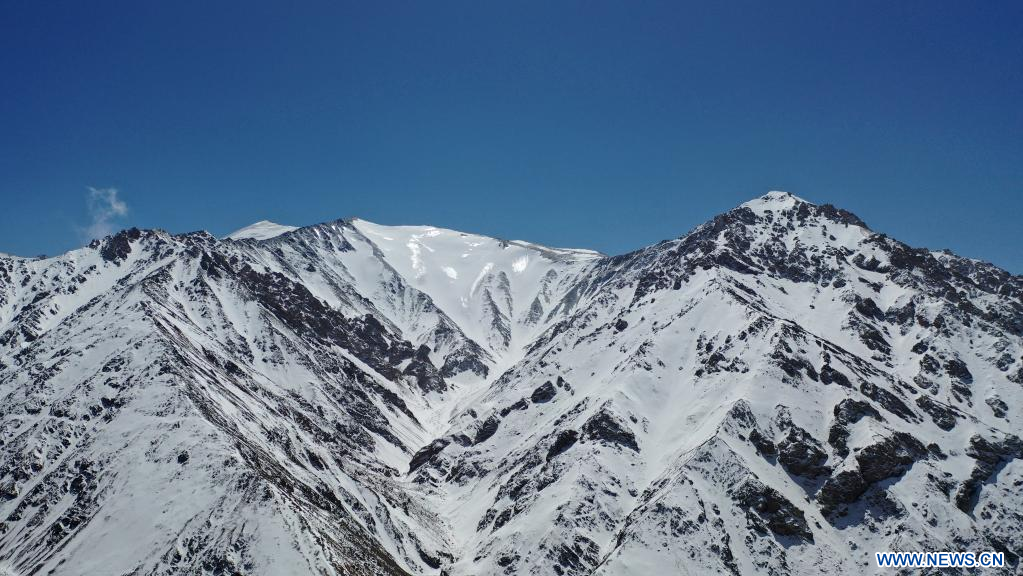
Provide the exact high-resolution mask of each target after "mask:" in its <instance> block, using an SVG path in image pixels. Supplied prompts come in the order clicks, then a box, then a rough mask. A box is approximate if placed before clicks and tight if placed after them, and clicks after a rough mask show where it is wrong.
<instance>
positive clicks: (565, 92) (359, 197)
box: [0, 0, 1023, 273]
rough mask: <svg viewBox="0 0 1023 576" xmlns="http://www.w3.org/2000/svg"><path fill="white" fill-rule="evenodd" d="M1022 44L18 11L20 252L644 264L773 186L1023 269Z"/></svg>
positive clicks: (875, 6) (967, 10)
mask: <svg viewBox="0 0 1023 576" xmlns="http://www.w3.org/2000/svg"><path fill="white" fill-rule="evenodd" d="M1021 28H1023V3H1021V2H1018V1H1010V2H999V1H989V2H977V3H974V2H961V1H957V2H943V1H924V2H912V1H900V2H890V1H884V2H874V1H856V2H827V1H812V2H811V1H807V2H762V1H757V2H741V1H728V2H692V3H689V2H680V1H670V2H633V1H620V2H603V1H599V0H598V1H587V2H560V1H559V2H550V1H543V2H504V3H501V2H477V1H466V2H388V1H382V2H351V3H346V2H316V1H308V2H299V3H288V6H287V8H285V6H284V4H282V3H264V2H258V1H249V2H226V1H225V2H198V1H189V0H183V1H178V2H137V1H125V2H108V1H104V0H96V1H90V2H71V1H66V2H57V1H55V2H39V1H36V0H8V1H7V2H5V3H4V14H3V17H2V18H0V74H2V78H3V88H2V89H0V120H2V123H0V198H2V203H0V251H3V252H9V253H15V254H21V255H36V254H39V253H49V254H54V253H58V252H61V251H64V250H67V249H70V248H72V247H75V246H77V245H81V244H83V243H84V242H85V241H87V239H88V237H89V236H90V235H91V234H94V233H97V232H102V231H104V230H110V229H116V228H120V227H127V226H131V225H136V226H141V227H160V228H165V229H168V230H170V231H173V232H183V231H190V230H196V229H203V228H204V229H207V230H210V231H211V232H213V233H215V234H224V233H227V232H230V231H231V230H233V229H236V228H239V227H241V226H244V225H246V224H248V223H250V222H253V221H256V220H260V219H264V218H265V219H270V220H274V221H278V222H283V223H288V224H296V225H300V224H312V223H316V222H320V221H324V220H330V219H334V218H339V217H348V216H359V217H363V218H366V219H368V220H373V221H376V222H380V223H386V224H434V225H437V226H445V227H450V228H456V229H462V230H466V231H472V232H479V233H484V234H490V235H494V236H499V237H507V238H522V239H528V240H531V241H535V242H540V243H545V244H550V245H556V246H578V247H586V248H594V249H598V250H601V251H604V252H608V253H621V252H625V251H628V250H631V249H634V248H637V247H640V246H643V245H645V244H650V243H653V242H656V241H658V240H660V239H664V238H670V237H676V236H679V235H681V234H682V233H684V232H685V231H687V230H688V229H690V228H691V227H692V226H694V225H696V224H699V223H700V222H702V221H704V220H707V219H708V218H710V217H711V216H713V215H714V214H716V213H719V212H722V211H724V210H727V209H729V208H731V207H733V206H734V205H736V204H739V203H741V202H743V201H745V200H748V199H749V198H752V197H754V196H758V195H760V194H763V193H765V192H767V191H768V190H773V189H778V190H787V191H791V192H793V193H795V194H797V195H800V196H802V197H804V198H807V199H809V200H812V201H816V202H822V203H823V202H831V203H834V204H837V205H839V206H842V207H845V208H848V209H850V210H852V211H854V212H856V213H857V214H859V215H860V216H861V217H862V218H863V219H864V220H866V221H867V222H868V223H869V224H871V225H872V227H873V228H874V229H876V230H879V231H883V232H886V233H888V234H890V235H892V236H895V237H897V238H899V239H902V240H905V241H907V242H910V243H911V244H914V245H919V246H928V247H932V248H945V247H947V248H951V249H953V250H954V251H956V252H958V253H960V254H963V255H966V256H971V257H978V258H983V259H985V260H990V261H992V262H994V263H996V264H999V265H1001V266H1003V267H1006V268H1007V269H1009V270H1012V271H1014V272H1016V273H1023V248H1021V245H1023V242H1021V240H1023V238H1021V233H1020V231H1021V229H1023V227H1021V222H1023V105H1021V102H1023V34H1020V29H1021ZM109 188H116V189H117V190H118V193H117V195H116V200H117V202H119V203H120V204H114V205H112V204H111V203H110V199H111V194H110V192H109V191H108V190H107V189H109ZM93 190H95V191H93ZM90 208H91V211H90Z"/></svg>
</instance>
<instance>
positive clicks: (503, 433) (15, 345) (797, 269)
mask: <svg viewBox="0 0 1023 576" xmlns="http://www.w3.org/2000/svg"><path fill="white" fill-rule="evenodd" d="M1021 432H1023V277H1020V276H1014V275H1012V274H1010V273H1008V272H1006V271H1004V270H1001V269H999V268H997V267H995V266H992V265H990V264H986V263H984V262H980V261H977V260H971V259H967V258H962V257H958V256H956V255H954V254H951V253H949V252H937V251H930V250H925V249H919V248H912V247H910V246H907V245H906V244H903V243H901V242H899V241H897V240H895V239H893V238H890V237H888V236H886V235H884V234H880V233H876V232H873V231H872V230H871V229H870V228H868V227H867V225H866V224H865V223H864V222H863V221H862V220H860V219H859V218H858V217H856V216H855V215H853V214H851V213H850V212H847V211H845V210H842V209H840V208H836V207H833V206H830V205H815V204H812V203H809V202H805V201H803V200H800V199H799V198H796V197H794V196H792V195H790V194H786V193H779V192H772V193H770V194H767V195H765V196H763V197H760V198H757V199H755V200H752V201H750V202H747V203H746V204H743V205H741V206H739V207H737V208H735V209H734V210H731V211H729V212H727V213H725V214H721V215H719V216H716V217H714V218H713V219H712V220H710V221H709V222H707V223H705V224H703V225H701V226H699V227H697V228H696V229H694V230H692V231H691V232H689V233H688V234H686V235H684V236H682V237H680V238H677V239H674V240H668V241H664V242H661V243H659V244H656V245H654V246H650V247H647V248H643V249H641V250H638V251H635V252H632V253H629V254H625V255H620V256H605V255H602V254H599V253H596V252H593V251H588V250H566V249H556V248H548V247H544V246H539V245H536V244H531V243H528V242H522V241H505V240H499V239H494V238H487V237H483V236H477V235H473V234H466V233H460V232H456V231H451V230H444V229H440V228H433V227H428V226H422V227H419V226H382V225H377V224H373V223H370V222H367V221H364V220H358V219H353V220H338V221H333V222H328V223H325V224H319V225H315V226H307V227H303V228H294V227H291V226H282V225H278V224H273V223H271V222H265V221H264V222H259V223H257V224H254V225H253V226H250V227H248V228H246V229H243V230H240V231H238V232H236V233H235V234H232V235H230V236H228V237H226V238H216V237H214V236H212V235H210V234H208V233H205V232H197V233H190V234H178V235H173V234H168V233H166V232H164V231H161V230H138V229H131V230H125V231H122V232H120V233H118V234H116V235H113V236H109V237H106V238H104V239H102V240H97V241H95V242H93V243H92V244H91V245H89V246H88V247H85V248H81V249H78V250H74V251H71V252H68V253H66V254H64V255H62V256H58V257H54V258H46V259H26V258H17V257H10V256H0V573H3V572H4V570H6V571H7V573H10V574H15V575H18V576H28V575H49V574H53V575H86V574H87V575H111V576H127V575H131V576H143V575H146V576H165V575H179V574H188V575H204V576H214V575H216V576H226V575H260V576H281V575H284V576H289V575H296V576H297V575H342V574H344V575H370V574H375V575H406V574H408V575H419V574H423V575H446V576H458V575H473V574H555V575H559V576H569V575H572V576H578V575H602V576H603V575H637V576H638V575H646V574H715V573H725V574H729V573H730V574H776V575H784V574H813V573H825V572H826V573H829V574H851V575H853V574H854V575H859V574H862V573H864V572H865V571H866V572H871V571H873V570H875V569H876V564H875V559H874V552H876V551H929V550H932V551H946V550H947V551H960V550H963V551H983V550H993V551H1000V552H1003V553H1004V555H1005V559H1006V564H1007V566H1006V567H1005V568H1004V569H1003V570H1002V571H1001V573H1007V574H1008V573H1013V572H1015V571H1018V570H1021V569H1023V568H1021V564H1020V562H1021V558H1020V557H1021V556H1023V441H1021V439H1020V435H1021ZM943 573H945V572H943ZM985 573H999V571H998V570H990V571H987V572H985Z"/></svg>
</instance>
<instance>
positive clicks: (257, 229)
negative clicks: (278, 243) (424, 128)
mask: <svg viewBox="0 0 1023 576" xmlns="http://www.w3.org/2000/svg"><path fill="white" fill-rule="evenodd" d="M292 230H298V227H296V226H288V225H286V224H277V223H276V222H271V221H269V220H260V221H259V222H256V223H254V224H249V225H248V226H246V227H244V228H241V229H239V230H235V231H234V232H231V233H230V234H228V235H227V236H225V238H227V239H230V240H269V239H270V238H276V237H277V236H280V235H281V234H285V233H287V232H291V231H292Z"/></svg>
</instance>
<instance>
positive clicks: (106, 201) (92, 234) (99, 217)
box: [81, 186, 128, 240]
mask: <svg viewBox="0 0 1023 576" xmlns="http://www.w3.org/2000/svg"><path fill="white" fill-rule="evenodd" d="M88 203H89V218H91V222H90V223H89V225H88V226H86V227H85V228H82V229H81V233H82V235H83V236H84V237H85V239H86V240H93V239H96V238H103V237H104V236H108V235H110V234H113V232H114V223H115V220H117V219H118V218H120V217H122V216H126V215H127V214H128V204H126V203H125V202H124V200H121V199H120V198H118V197H117V188H93V187H91V186H90V187H89V197H88Z"/></svg>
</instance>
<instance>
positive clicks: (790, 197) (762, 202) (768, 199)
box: [742, 190, 812, 212]
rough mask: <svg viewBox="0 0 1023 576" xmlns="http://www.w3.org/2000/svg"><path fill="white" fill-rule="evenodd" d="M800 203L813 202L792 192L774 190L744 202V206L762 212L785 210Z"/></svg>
mask: <svg viewBox="0 0 1023 576" xmlns="http://www.w3.org/2000/svg"><path fill="white" fill-rule="evenodd" d="M798 204H812V202H807V201H806V200H803V199H802V198H800V197H798V196H796V195H795V194H793V193H791V192H782V191H780V190H772V191H770V192H768V193H767V194H764V195H763V196H760V197H759V198H754V199H753V200H750V201H749V202H745V203H743V204H742V207H746V208H750V209H752V210H754V211H756V212H760V211H763V210H785V209H788V208H792V207H793V206H796V205H798Z"/></svg>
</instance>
